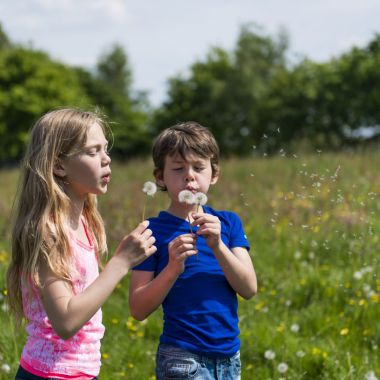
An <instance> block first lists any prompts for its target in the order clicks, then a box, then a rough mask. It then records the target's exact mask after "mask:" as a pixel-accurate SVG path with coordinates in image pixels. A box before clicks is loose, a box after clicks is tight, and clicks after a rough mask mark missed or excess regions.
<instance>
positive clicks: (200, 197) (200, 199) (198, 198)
mask: <svg viewBox="0 0 380 380" xmlns="http://www.w3.org/2000/svg"><path fill="white" fill-rule="evenodd" d="M194 199H195V203H196V204H198V205H200V206H203V205H205V204H206V203H207V195H206V194H204V193H201V192H200V191H199V192H198V193H195V194H194Z"/></svg>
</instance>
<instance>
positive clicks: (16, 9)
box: [0, 0, 380, 165]
mask: <svg viewBox="0 0 380 380" xmlns="http://www.w3.org/2000/svg"><path fill="white" fill-rule="evenodd" d="M379 16H380V3H379V2H377V1H375V0H364V1H360V2H357V1H343V0H334V1H327V0H322V1H318V2H298V1H296V0H292V1H287V2H286V3H284V2H280V1H274V0H271V1H266V2H261V1H248V0H238V1H235V2H230V1H215V0H208V1H200V0H196V1H192V2H184V1H174V0H164V1H160V2H159V3H157V2H154V1H144V2H141V1H123V0H107V1H106V0H94V1H90V0H81V1H75V0H59V1H52V0H18V1H13V0H2V1H1V2H0V28H1V29H0V164H2V165H4V164H9V163H14V162H17V160H19V158H20V156H21V154H22V151H23V146H24V143H25V139H26V136H27V134H26V132H27V130H28V129H29V128H30V126H31V124H32V123H33V122H34V121H35V120H36V118H38V117H39V116H40V115H41V114H42V113H44V112H46V111H48V110H50V109H52V108H55V107H62V106H77V107H82V108H95V107H97V108H99V109H100V110H101V111H102V112H104V113H105V114H106V115H107V116H108V118H109V120H110V121H111V122H112V123H113V130H114V133H115V145H114V150H113V155H114V157H115V158H116V157H117V158H120V159H126V158H130V157H135V156H136V155H145V154H146V153H147V152H148V151H149V148H150V144H151V139H152V136H154V135H156V134H157V132H158V131H160V130H161V129H162V128H165V127H167V126H169V125H172V124H174V123H175V122H177V121H183V120H189V119H192V120H197V121H200V122H201V123H203V124H204V125H206V126H207V127H209V128H210V129H211V130H212V131H213V132H214V134H215V135H216V137H217V139H218V141H219V142H220V145H221V148H222V153H223V154H224V155H226V156H230V155H250V154H255V153H257V152H259V153H262V152H266V153H269V154H270V153H274V152H276V151H278V150H279V149H281V148H287V149H288V150H290V151H295V150H300V149H303V150H304V149H306V150H307V149H315V148H318V149H334V150H335V149H340V148H344V147H352V146H355V145H357V144H358V143H360V142H362V141H363V140H366V141H369V140H374V139H376V137H377V135H378V134H379V132H380V129H379V128H380V127H379V117H380V115H379V114H380V107H379V102H380V100H379V99H380V86H379V82H380V73H379V70H378V67H379V60H380V37H379V30H380V27H379V26H378V19H379Z"/></svg>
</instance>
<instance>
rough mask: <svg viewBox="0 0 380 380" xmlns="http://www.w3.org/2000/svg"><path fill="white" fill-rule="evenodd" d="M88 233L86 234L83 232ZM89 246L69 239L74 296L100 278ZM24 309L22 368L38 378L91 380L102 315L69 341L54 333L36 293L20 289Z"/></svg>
mask: <svg viewBox="0 0 380 380" xmlns="http://www.w3.org/2000/svg"><path fill="white" fill-rule="evenodd" d="M86 232H87V231H86ZM87 236H88V238H89V241H90V244H91V245H87V244H84V243H83V242H81V241H79V240H76V239H75V238H72V249H73V258H74V263H75V268H76V270H77V275H76V276H75V277H74V279H73V289H74V293H75V294H78V293H81V292H82V291H83V290H84V289H86V288H87V287H88V286H89V285H90V284H91V283H92V282H93V281H94V280H95V279H96V278H97V277H98V275H99V268H98V262H97V259H96V254H95V249H94V246H93V245H92V242H91V239H90V237H89V235H88V233H87ZM22 295H23V307H24V313H25V316H26V319H27V321H28V323H27V326H26V331H27V333H28V338H27V342H26V344H25V346H24V350H23V352H22V356H21V365H22V366H23V367H24V368H25V369H26V370H27V371H29V372H32V373H33V374H35V375H37V376H45V377H48V376H50V377H55V378H59V379H78V380H79V379H91V378H93V377H95V376H97V375H98V374H99V371H100V365H101V363H100V340H101V339H102V338H103V335H104V326H103V324H102V311H101V309H99V310H98V311H97V312H96V313H95V315H94V316H93V317H92V318H91V319H90V320H89V321H88V322H87V323H86V324H85V325H84V326H83V327H82V328H81V329H80V330H79V331H78V332H77V333H76V334H75V335H74V336H73V337H72V338H70V339H67V340H63V339H61V338H60V337H59V336H58V335H57V334H56V333H55V331H54V330H53V328H52V326H51V324H50V321H49V319H48V317H47V315H46V312H45V310H44V307H43V305H42V302H41V298H40V295H39V292H38V290H37V289H33V290H32V291H31V294H30V293H29V290H28V288H27V287H26V286H24V284H23V286H22Z"/></svg>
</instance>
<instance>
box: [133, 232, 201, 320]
mask: <svg viewBox="0 0 380 380" xmlns="http://www.w3.org/2000/svg"><path fill="white" fill-rule="evenodd" d="M195 242H196V239H195V237H194V235H191V234H184V235H180V236H178V237H177V238H175V239H174V240H173V241H171V242H170V243H169V246H168V250H169V262H168V265H167V266H166V267H165V268H164V269H163V270H162V271H161V272H160V273H159V275H158V276H157V277H155V278H154V274H153V272H147V271H133V272H132V276H131V281H130V285H129V308H130V311H131V315H132V316H133V318H135V319H137V320H139V321H141V320H143V319H145V318H147V317H148V316H149V315H150V314H152V313H153V312H154V311H155V310H156V309H157V308H158V307H159V306H160V305H161V304H162V302H163V301H164V299H165V297H166V296H167V294H168V293H169V291H170V289H171V288H172V286H173V285H174V283H175V282H176V280H177V278H178V276H179V275H180V274H181V273H182V272H183V271H184V269H185V261H186V259H187V258H188V257H189V256H192V255H195V254H196V250H195Z"/></svg>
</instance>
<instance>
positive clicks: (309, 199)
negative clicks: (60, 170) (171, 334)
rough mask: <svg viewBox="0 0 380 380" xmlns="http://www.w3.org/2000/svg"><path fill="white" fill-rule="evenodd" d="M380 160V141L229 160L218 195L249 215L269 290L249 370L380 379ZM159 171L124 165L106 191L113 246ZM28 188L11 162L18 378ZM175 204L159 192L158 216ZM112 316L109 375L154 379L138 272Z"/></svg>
mask: <svg viewBox="0 0 380 380" xmlns="http://www.w3.org/2000/svg"><path fill="white" fill-rule="evenodd" d="M379 168H380V155H379V154H378V153H376V152H374V151H373V152H362V153H355V154H354V153H346V154H338V153H337V154H323V153H321V154H317V153H316V154H314V155H300V156H298V157H297V156H292V157H281V156H278V157H274V158H267V157H262V158H259V157H256V158H250V159H244V160H237V159H236V160H229V161H225V162H222V175H221V178H220V181H219V183H218V184H217V185H216V186H215V187H214V188H212V189H211V191H210V193H209V204H210V205H211V206H213V207H214V208H216V209H228V210H233V211H235V212H237V213H238V214H239V215H240V217H241V219H242V221H243V224H244V226H245V230H246V233H247V235H248V237H249V240H250V242H251V244H252V250H251V254H252V258H253V261H254V265H255V268H256V272H257V276H258V280H259V293H258V295H257V296H256V297H255V298H254V299H253V300H250V301H243V300H241V301H240V304H239V315H240V328H241V341H242V349H241V354H242V364H243V373H242V379H248V380H250V379H257V380H267V379H272V380H274V379H325V380H334V379H337V380H343V379H349V380H358V379H363V380H375V379H377V378H379V379H380V352H379V346H380V322H379V321H380V305H379V300H380V278H379V277H378V275H377V274H378V273H379V269H380V268H379V251H380V234H379V230H380V217H379V211H380V195H379V194H380V169H379ZM151 171H152V167H151V164H150V163H149V162H131V163H129V164H125V165H118V164H115V165H113V177H112V182H111V185H110V188H109V192H108V194H107V195H105V196H103V197H101V198H100V201H99V203H100V208H101V211H102V215H103V216H104V219H105V221H106V225H107V232H108V240H109V247H110V254H112V252H113V249H114V248H115V246H116V244H117V242H118V240H119V239H120V238H121V237H122V236H123V234H125V233H127V232H128V231H130V230H131V229H132V228H134V226H135V225H136V224H137V223H138V222H139V221H140V219H141V214H142V208H143V204H144V201H145V195H144V194H143V193H142V192H141V188H142V184H143V182H145V181H146V180H151V179H152V177H151V174H150V173H151ZM16 187H17V172H16V171H14V170H8V171H6V170H3V171H1V188H0V281H1V283H0V289H1V297H0V304H1V305H0V306H1V308H0V323H1V326H2V328H1V329H0V379H1V380H3V379H11V378H12V375H11V374H13V373H14V371H15V370H16V368H17V365H18V360H19V356H20V352H21V350H22V346H23V343H24V339H25V335H24V332H23V331H15V330H14V328H13V324H12V321H11V319H10V317H9V314H8V313H7V310H6V308H5V306H4V296H5V294H6V289H5V284H4V273H5V269H6V266H7V262H8V257H9V252H10V246H9V218H10V212H11V206H12V200H13V196H14V193H15V190H16ZM166 205H167V198H166V195H165V194H163V193H160V194H157V196H155V197H154V198H153V199H152V198H149V199H148V202H147V211H146V215H147V216H153V215H154V214H156V213H157V212H158V211H159V210H160V209H163V208H165V207H166ZM103 315H104V324H105V326H106V335H105V338H104V340H103V344H102V362H103V365H102V369H101V373H100V375H101V379H103V380H108V379H112V380H117V379H154V355H155V350H156V346H157V342H158V338H159V335H160V331H161V318H162V314H161V310H159V311H157V312H156V313H154V314H153V315H152V316H150V317H149V318H148V320H146V321H144V322H136V321H134V320H133V319H131V317H130V316H129V311H128V277H127V278H126V279H125V280H124V281H123V283H122V284H120V286H119V287H118V288H117V289H116V291H115V292H114V294H113V295H112V297H111V298H110V299H109V300H108V301H107V303H106V304H105V306H104V307H103ZM4 365H5V367H4ZM6 365H8V366H9V367H10V370H11V372H10V374H6V372H5V371H6V370H7V367H6Z"/></svg>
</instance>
